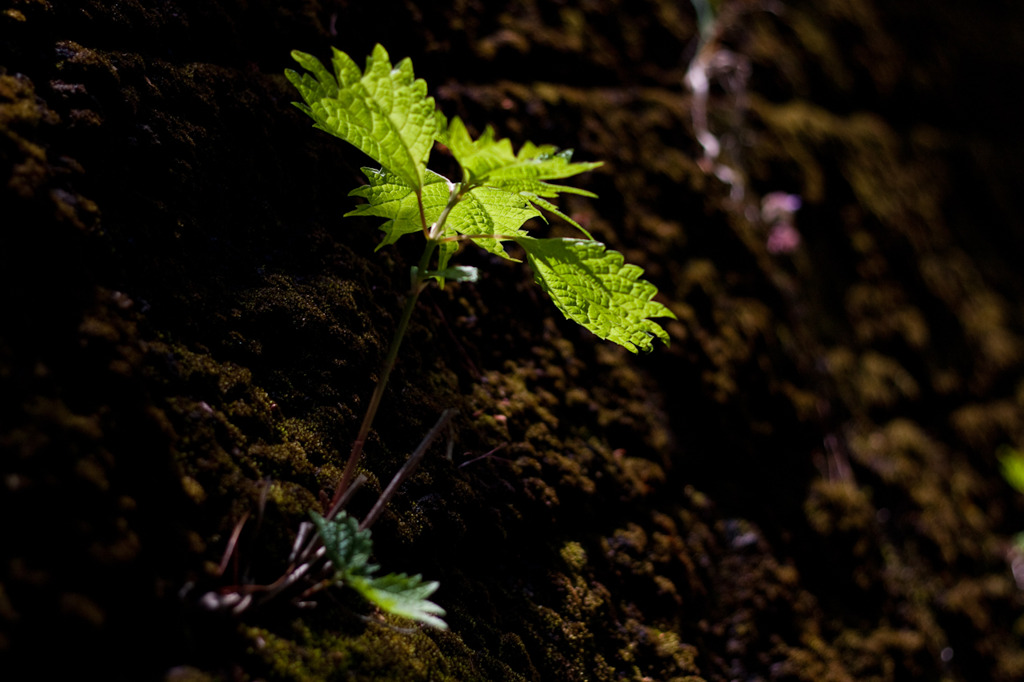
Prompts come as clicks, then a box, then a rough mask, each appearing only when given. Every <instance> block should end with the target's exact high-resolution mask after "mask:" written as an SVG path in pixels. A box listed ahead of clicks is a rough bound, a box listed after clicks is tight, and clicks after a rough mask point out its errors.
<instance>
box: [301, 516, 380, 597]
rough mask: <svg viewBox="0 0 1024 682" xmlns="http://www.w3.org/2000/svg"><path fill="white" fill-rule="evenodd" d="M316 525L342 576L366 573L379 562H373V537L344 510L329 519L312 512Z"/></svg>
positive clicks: (328, 555)
mask: <svg viewBox="0 0 1024 682" xmlns="http://www.w3.org/2000/svg"><path fill="white" fill-rule="evenodd" d="M309 515H310V516H311V517H312V518H313V525H315V526H316V529H317V531H318V532H319V533H320V538H321V539H322V540H323V543H324V549H325V550H326V551H327V557H328V558H329V559H330V560H331V561H332V562H334V569H335V571H337V573H338V576H339V577H340V578H341V579H344V580H348V579H351V578H352V577H359V576H363V577H367V576H369V575H371V574H372V573H373V572H374V571H376V570H377V569H378V568H379V566H376V565H375V564H371V563H370V554H371V553H372V552H373V540H371V539H370V531H369V530H359V522H358V521H356V520H355V519H354V518H353V517H351V516H349V515H348V514H346V513H345V512H343V511H342V512H339V513H338V516H337V517H335V518H334V520H332V521H328V520H327V519H325V518H324V517H322V516H320V514H317V513H316V512H310V513H309Z"/></svg>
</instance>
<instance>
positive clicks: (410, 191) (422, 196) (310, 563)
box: [204, 45, 675, 627]
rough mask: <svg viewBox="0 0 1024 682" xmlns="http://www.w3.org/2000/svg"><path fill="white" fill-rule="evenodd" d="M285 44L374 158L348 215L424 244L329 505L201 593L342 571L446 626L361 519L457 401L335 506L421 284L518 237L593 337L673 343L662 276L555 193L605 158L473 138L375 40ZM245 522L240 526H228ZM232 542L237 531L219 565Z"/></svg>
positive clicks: (308, 586)
mask: <svg viewBox="0 0 1024 682" xmlns="http://www.w3.org/2000/svg"><path fill="white" fill-rule="evenodd" d="M292 57H293V58H294V59H295V61H297V62H298V63H299V64H300V65H301V66H302V67H304V68H305V69H306V71H307V72H308V73H304V74H300V73H298V72H296V71H293V70H290V69H289V70H287V71H286V72H285V74H286V76H287V77H288V80H289V81H291V83H292V84H293V85H294V86H295V87H296V89H298V91H299V94H300V95H301V96H302V99H303V101H302V102H301V103H300V102H296V103H295V104H296V106H298V107H299V108H300V109H301V110H302V111H304V112H305V113H306V114H308V115H309V116H310V117H311V118H312V119H313V121H314V127H316V128H320V129H321V130H324V131H326V132H328V133H330V134H332V135H335V136H337V137H339V138H341V139H343V140H345V141H346V142H349V143H350V144H352V145H353V146H355V147H357V148H358V149H360V150H361V151H363V152H364V153H365V154H366V155H367V156H369V157H370V158H372V159H373V160H374V161H376V162H377V163H378V164H380V166H381V167H380V168H379V169H374V168H363V169H362V170H363V173H364V174H365V176H366V179H367V184H365V185H363V186H361V187H358V188H357V189H354V190H352V192H350V195H352V196H357V197H361V198H363V199H365V200H366V203H365V204H362V205H360V206H358V207H357V208H355V209H354V210H352V211H349V212H348V213H346V214H345V215H346V216H376V217H379V218H385V219H386V222H385V223H384V224H383V225H382V226H381V229H382V230H383V231H384V239H383V240H382V241H381V244H380V246H385V245H388V244H393V243H394V242H396V241H397V240H398V239H399V238H401V237H403V236H404V235H406V234H414V233H422V235H423V236H424V238H425V239H424V248H423V254H422V255H421V256H420V260H419V263H418V265H416V266H415V267H413V268H412V269H411V282H410V286H409V292H408V295H407V296H406V301H405V307H404V309H403V311H402V315H401V317H400V319H399V323H398V326H397V328H396V330H395V334H394V336H393V338H392V341H391V345H390V347H389V349H388V352H387V355H386V357H385V360H384V367H383V369H382V371H381V373H380V378H379V379H378V382H377V386H376V388H375V389H374V392H373V396H372V397H371V398H370V402H369V405H368V406H367V410H366V414H365V415H364V417H363V421H362V424H361V425H360V428H359V432H358V434H357V436H356V439H355V441H354V442H353V445H352V451H351V453H350V454H349V458H348V461H347V462H346V464H345V469H344V471H343V473H342V476H341V479H340V480H339V481H338V484H337V486H336V488H335V491H334V497H333V498H332V499H331V501H330V504H329V505H328V510H327V513H326V514H325V515H323V516H320V515H319V514H315V513H314V514H313V515H312V518H313V523H312V524H309V523H305V524H303V526H302V527H300V531H299V533H298V536H297V537H296V540H295V544H294V546H293V549H292V556H291V557H290V562H289V568H288V570H287V571H286V572H285V574H284V575H283V576H282V577H281V578H280V579H279V580H277V581H276V582H275V583H273V584H271V585H267V586H251V585H247V586H242V587H237V588H233V589H230V590H227V591H226V592H221V593H208V594H207V595H205V596H204V600H205V602H206V603H207V605H208V606H209V607H210V608H220V609H231V610H234V611H236V612H237V611H240V610H242V609H244V608H248V607H249V605H250V604H252V603H253V601H254V600H255V599H256V598H257V597H259V598H260V600H267V599H270V598H273V597H275V596H276V595H279V594H281V593H282V592H285V591H292V592H293V593H294V592H298V595H297V597H296V601H297V602H299V603H305V602H306V599H307V598H308V597H309V596H310V595H312V594H313V593H314V592H316V591H317V590H319V589H322V588H323V587H325V586H327V585H331V584H336V583H340V584H345V585H348V586H349V587H351V588H353V589H354V590H355V591H357V592H358V593H360V594H361V595H363V596H364V597H365V598H366V599H368V600H369V601H371V602H372V603H374V604H376V605H378V606H379V607H381V608H382V609H383V610H385V611H388V612H390V613H394V614H396V615H400V616H405V617H408V618H412V619H414V620H418V621H421V622H424V623H427V624H430V625H433V626H436V627H446V626H445V623H444V621H443V620H441V619H440V617H439V616H442V615H444V610H443V609H441V607H439V606H438V605H437V604H434V603H433V602H431V601H429V600H428V599H427V597H429V596H430V595H431V594H432V593H433V592H434V590H436V589H437V583H436V582H423V581H422V579H421V577H420V576H419V575H416V576H411V577H410V576H407V575H405V574H388V575H384V576H379V577H374V575H373V574H374V573H375V572H376V571H377V568H378V567H377V566H375V565H372V564H370V563H369V558H370V555H371V553H372V540H371V537H370V531H369V526H371V525H372V524H373V522H374V520H375V519H376V518H377V515H378V514H379V513H380V510H381V509H382V508H383V506H384V505H385V504H386V503H387V501H388V500H389V499H390V497H391V495H393V494H394V491H395V490H396V489H397V487H398V486H399V485H400V484H401V482H402V481H403V480H404V479H405V478H406V477H407V476H408V475H409V473H410V472H411V471H412V469H413V468H414V467H415V466H416V464H417V462H418V461H419V459H420V458H421V457H422V456H423V454H424V452H425V451H426V449H427V447H428V446H429V444H430V443H431V442H432V441H433V440H434V439H436V438H437V436H438V434H439V432H440V430H441V429H442V428H443V427H444V426H445V425H446V424H447V423H448V421H449V420H450V419H451V417H452V414H453V412H452V411H450V410H447V411H445V414H443V415H442V416H441V419H440V420H439V421H438V423H437V424H436V425H435V426H434V428H433V429H432V430H431V432H430V433H429V434H428V435H427V437H426V438H424V440H423V442H422V443H421V444H420V446H419V447H418V448H417V450H416V452H414V453H413V454H412V455H411V456H410V457H409V459H408V461H407V462H406V464H405V465H404V466H403V467H402V470H401V471H400V472H399V473H398V474H396V475H395V477H394V478H393V479H392V481H391V483H390V484H389V485H388V487H387V488H386V489H385V490H384V491H383V492H382V493H381V495H380V497H379V498H378V500H377V503H376V504H375V505H374V507H373V509H372V510H371V512H370V513H369V514H368V515H367V517H366V518H365V519H363V521H362V523H357V522H356V521H355V519H353V518H351V517H350V516H348V515H347V514H346V513H345V512H344V511H342V508H343V507H344V505H345V504H346V502H347V500H348V499H349V498H350V497H351V495H352V494H353V492H354V491H355V489H356V488H358V486H359V485H360V484H361V483H362V481H363V480H365V478H364V477H362V476H360V477H357V476H356V468H357V465H358V463H359V461H360V458H361V456H362V452H363V445H364V443H365V442H366V438H367V437H368V436H369V433H370V428H371V426H372V424H373V420H374V417H375V415H376V413H377V409H378V407H379V405H380V401H381V398H382V397H383V395H384V388H385V386H386V385H387V381H388V378H389V376H390V374H391V370H392V369H393V368H394V365H395V362H396V360H397V358H398V352H399V348H400V347H401V343H402V339H403V337H404V336H405V331H406V329H407V328H408V325H409V320H410V318H411V317H412V314H413V310H414V308H415V306H416V301H417V299H418V297H419V295H420V293H421V292H422V291H423V290H424V288H425V287H426V286H427V285H428V284H429V283H430V282H431V281H436V282H437V283H438V284H439V285H440V286H444V283H445V281H446V280H452V281H461V282H471V281H475V280H476V279H477V275H478V273H477V270H476V268H473V267H468V266H453V265H451V264H450V260H451V258H452V256H453V255H455V253H456V251H457V250H458V248H459V244H460V242H471V243H473V244H476V245H477V246H479V247H480V248H483V249H484V250H486V251H488V252H490V253H492V254H495V255H498V256H501V257H502V258H506V259H509V260H515V259H514V258H512V256H510V255H509V254H508V253H507V252H506V251H505V247H504V244H505V243H508V242H514V243H515V244H517V245H518V246H519V247H520V248H521V249H522V250H523V252H524V253H525V255H526V259H527V261H528V262H529V264H530V266H531V267H532V268H533V273H534V278H535V279H536V281H537V283H538V284H540V286H541V287H542V288H543V289H544V290H545V291H546V292H547V293H548V294H549V295H550V297H551V300H552V301H553V302H554V304H555V305H556V306H557V307H558V309H559V310H560V311H561V312H562V313H563V314H564V315H565V316H566V317H567V318H569V319H571V320H574V321H575V322H578V323H579V324H581V325H583V326H584V327H586V328H587V329H589V330H590V331H592V332H593V333H594V334H596V335H597V336H599V337H600V338H603V339H608V340H610V341H614V342H616V343H618V344H621V345H622V346H624V347H625V348H627V349H629V350H630V351H632V352H634V353H635V352H637V351H638V350H645V351H647V350H650V349H651V347H652V340H653V339H654V338H659V339H661V340H662V341H664V342H665V343H668V333H667V332H666V331H665V330H664V329H662V328H661V327H660V326H658V324H656V323H655V322H654V321H653V320H652V319H651V318H657V317H675V316H674V315H673V314H672V312H671V311H670V310H669V309H668V308H666V307H665V306H663V305H662V304H660V303H657V302H656V301H654V300H652V299H653V298H654V295H655V294H656V293H657V289H656V288H655V287H654V285H653V284H651V283H650V282H647V281H645V280H643V279H641V278H640V275H641V274H642V272H643V271H642V270H641V269H640V268H639V267H637V266H635V265H627V264H625V263H624V261H623V258H622V255H621V254H619V253H617V252H615V251H611V250H608V249H607V248H606V247H605V245H604V244H602V243H601V242H599V241H596V240H594V239H593V238H592V237H591V235H590V234H589V233H588V232H587V231H586V230H584V229H583V228H582V227H581V226H580V225H579V224H578V223H576V221H574V220H573V219H572V218H570V217H569V216H567V215H565V214H564V213H562V212H561V211H560V210H559V209H558V207H557V206H556V205H555V204H553V203H552V202H551V201H549V200H550V199H555V198H557V197H558V195H559V194H565V193H569V194H577V195H583V196H587V197H594V196H595V195H594V194H593V193H591V192H587V191H585V190H582V189H578V188H575V187H570V186H566V185H559V184H552V183H550V182H548V181H549V180H560V179H564V178H569V177H572V176H574V175H577V174H579V173H583V172H585V171H589V170H592V169H594V168H597V167H598V166H600V165H601V163H600V162H590V163H575V162H573V161H572V151H571V150H565V151H559V150H558V149H556V148H555V147H552V146H537V145H534V144H532V143H529V142H527V143H526V144H525V145H523V146H522V148H521V149H520V150H519V152H518V153H515V152H513V149H512V144H511V143H510V142H509V141H508V140H504V139H496V138H495V135H494V131H493V129H491V128H489V127H488V128H487V129H486V130H485V131H484V133H483V135H481V136H480V137H478V138H477V139H475V140H474V139H473V138H472V137H471V135H470V133H469V131H468V130H467V128H466V126H465V125H464V124H463V122H462V121H461V120H460V119H458V118H454V119H452V120H451V121H448V120H447V119H446V118H445V116H444V115H443V114H442V113H441V112H440V111H438V109H437V108H436V106H435V104H434V100H433V98H431V97H428V96H427V85H426V83H424V82H423V81H422V80H419V79H416V78H415V77H414V75H413V70H412V62H410V61H409V60H408V59H405V60H403V61H401V62H399V63H398V64H397V65H395V66H392V64H391V62H390V59H389V57H388V54H387V52H386V51H385V50H384V48H383V47H381V46H380V45H377V46H376V47H375V48H374V50H373V53H372V54H371V55H370V57H369V58H368V59H367V62H366V69H365V71H361V70H360V69H359V67H358V66H356V64H355V63H354V62H353V61H352V60H351V59H350V58H349V56H348V55H346V54H345V53H344V52H341V51H340V50H337V49H335V50H334V58H333V61H332V65H333V73H332V72H330V71H328V70H327V69H326V67H324V65H323V64H321V63H320V61H318V60H317V59H316V58H315V57H313V56H311V55H308V54H306V53H304V52H298V51H295V52H292ZM435 143H441V144H443V145H445V146H446V147H447V148H448V149H449V150H450V152H451V154H452V156H454V158H455V160H456V161H457V162H458V164H459V166H460V168H461V171H462V178H461V180H459V181H458V182H453V181H451V180H449V179H448V178H445V177H444V176H442V175H439V174H438V173H435V172H434V171H431V170H429V169H428V168H427V159H428V157H429V155H430V152H431V150H432V149H433V148H434V146H435ZM541 209H543V210H545V211H548V212H550V213H552V214H554V215H556V216H558V217H560V218H562V219H563V220H565V221H566V222H568V223H570V224H571V225H573V226H574V227H576V228H577V229H579V230H580V232H582V233H583V234H584V235H585V237H586V238H585V239H537V238H535V237H532V236H530V235H529V234H528V233H527V232H526V231H525V230H523V229H522V228H523V225H524V224H525V223H526V222H527V221H528V220H530V219H531V218H543V217H544V216H543V214H542V213H541ZM378 248H380V247H378ZM314 527H315V531H314V530H312V529H313V528H314ZM239 531H240V525H239V526H238V527H236V532H235V534H234V535H233V538H237V536H238V532H239ZM232 552H233V541H232V542H231V543H229V550H228V551H227V553H226V554H225V561H224V563H222V566H224V565H226V561H227V559H228V557H229V556H230V555H231V553H232ZM296 585H299V587H300V588H301V589H300V590H298V589H296V588H295V586H296Z"/></svg>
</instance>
